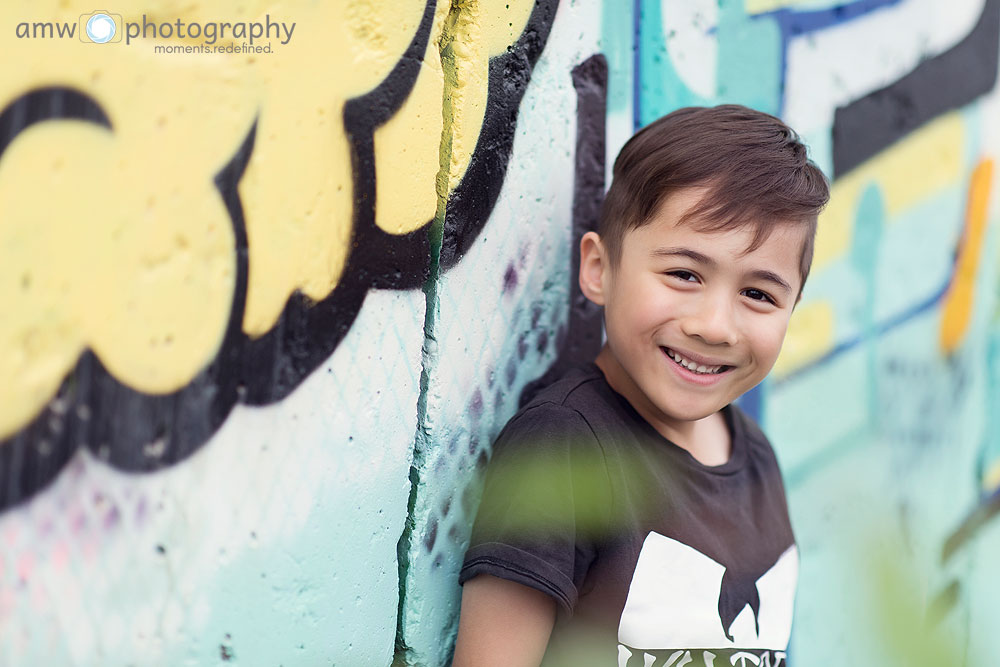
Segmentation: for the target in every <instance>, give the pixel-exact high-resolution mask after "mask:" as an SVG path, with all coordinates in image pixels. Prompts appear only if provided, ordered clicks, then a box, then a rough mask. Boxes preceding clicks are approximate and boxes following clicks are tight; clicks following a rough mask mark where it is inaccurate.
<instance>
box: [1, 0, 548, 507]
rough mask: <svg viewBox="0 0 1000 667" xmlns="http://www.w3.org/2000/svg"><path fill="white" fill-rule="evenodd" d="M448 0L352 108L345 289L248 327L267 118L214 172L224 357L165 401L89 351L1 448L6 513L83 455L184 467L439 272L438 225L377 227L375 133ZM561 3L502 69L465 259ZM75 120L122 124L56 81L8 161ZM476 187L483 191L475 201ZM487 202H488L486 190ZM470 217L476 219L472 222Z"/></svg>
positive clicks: (22, 123) (470, 207) (9, 112)
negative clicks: (259, 145)
mask: <svg viewBox="0 0 1000 667" xmlns="http://www.w3.org/2000/svg"><path fill="white" fill-rule="evenodd" d="M436 5H437V2H436V0H427V2H426V5H425V9H424V14H423V17H422V19H421V22H420V24H419V26H418V28H417V31H416V34H415V35H414V37H413V39H412V41H411V43H410V45H409V46H408V47H407V49H406V51H405V52H404V54H403V56H402V57H401V59H400V61H399V62H398V63H397V64H396V66H395V67H394V68H393V70H392V71H391V72H390V73H389V75H388V76H387V77H386V78H385V80H383V81H382V82H381V83H380V84H379V85H378V86H377V87H376V88H375V89H373V90H372V91H370V92H369V93H367V94H365V95H362V96H361V97H358V98H354V99H352V100H349V101H348V102H347V103H346V104H345V106H344V125H345V131H346V133H347V135H348V139H349V144H350V149H351V161H352V167H353V180H354V218H353V226H352V232H351V239H350V241H349V244H348V256H347V258H346V260H345V266H344V269H343V272H342V275H341V278H340V281H339V283H338V284H337V286H336V288H335V289H334V290H333V291H332V292H331V294H330V295H329V296H328V297H326V298H324V299H322V300H320V301H318V302H313V301H312V300H310V299H308V298H307V297H305V296H304V295H302V294H301V293H298V292H296V293H295V294H293V295H292V296H291V297H290V298H289V300H288V302H287V303H286V304H285V308H284V310H283V311H282V314H281V316H280V318H279V319H278V321H277V323H276V324H275V325H274V327H273V328H272V329H271V330H269V331H268V332H267V333H266V334H264V335H263V336H261V337H259V338H250V337H248V336H246V334H244V333H243V331H242V322H243V316H244V309H245V304H246V297H247V286H248V278H249V274H248V271H249V266H248V258H247V255H248V252H247V234H246V228H245V222H244V218H243V207H242V203H241V201H240V198H239V192H238V184H239V181H240V178H241V177H242V175H243V172H244V170H245V168H246V166H247V164H248V163H249V160H250V157H251V155H252V153H253V147H254V138H255V135H256V121H255V122H254V124H253V125H252V126H251V127H250V128H248V131H247V134H246V136H245V138H244V140H243V141H242V143H241V145H240V147H239V148H238V149H237V151H236V153H235V154H234V155H233V157H232V158H231V160H230V161H229V163H228V164H227V165H226V166H225V167H224V168H223V169H222V170H221V171H220V172H219V173H218V174H217V175H216V177H215V185H216V188H217V189H218V191H219V193H220V196H221V197H222V200H223V202H224V203H225V206H226V209H227V211H228V212H229V215H230V218H231V221H232V225H233V232H234V239H235V248H234V250H235V253H236V280H235V285H234V292H233V306H232V309H231V312H230V317H229V322H228V324H227V328H226V332H225V334H224V336H223V340H222V343H221V345H220V351H219V353H218V355H217V356H216V358H215V360H213V361H212V362H211V363H210V364H209V365H208V366H207V367H206V368H205V369H203V370H202V371H201V372H200V373H199V374H198V375H197V376H196V377H195V378H194V379H193V380H192V381H191V382H190V383H189V384H188V385H186V386H185V387H184V388H182V389H180V390H178V391H177V392H174V393H172V394H167V395H151V394H146V393H143V392H140V391H136V390H134V389H131V388H130V387H127V386H125V385H124V384H122V383H120V382H119V381H118V380H116V379H115V378H114V376H113V375H111V374H110V373H109V372H108V371H107V370H106V369H105V368H104V366H103V365H102V364H101V362H100V361H99V360H98V359H97V357H96V356H95V355H94V354H93V353H92V352H90V351H86V352H84V353H83V354H82V355H81V357H80V359H79V360H78V362H77V364H76V366H75V368H74V369H73V370H72V371H71V372H70V373H69V374H68V375H67V377H66V379H65V380H64V381H63V383H62V385H61V386H60V388H59V390H58V391H57V393H56V396H55V397H54V398H53V399H52V400H51V401H50V402H49V404H48V406H47V407H46V408H45V409H43V410H42V411H41V412H40V413H39V414H38V415H37V416H36V417H35V418H34V419H33V420H32V421H31V422H30V423H29V424H28V425H27V426H25V427H24V428H23V429H21V430H20V431H19V432H18V433H17V434H15V435H14V436H12V437H10V438H8V439H6V440H0V511H3V510H5V509H7V508H9V507H12V506H14V505H16V504H18V503H20V502H22V501H24V500H26V499H28V498H30V497H31V496H32V495H34V494H35V493H37V492H38V491H39V490H41V489H43V488H44V487H45V486H47V485H48V484H49V483H51V482H52V480H53V479H55V477H56V475H58V474H59V472H60V470H62V468H63V467H64V466H65V465H66V463H67V462H68V461H69V459H70V458H71V457H72V456H73V454H74V453H75V452H76V451H77V449H79V448H81V447H86V448H88V449H90V450H91V451H93V452H94V453H95V454H96V456H97V457H98V458H100V459H102V460H104V461H107V462H108V463H110V464H111V465H113V466H114V467H116V468H119V469H121V470H126V471H130V472H147V471H153V470H158V469H162V468H164V467H167V466H170V465H172V464H175V463H177V462H179V461H181V460H183V459H185V458H186V457H188V456H190V455H191V454H192V453H193V452H195V451H197V450H198V449H199V448H200V447H201V446H202V445H203V444H205V442H207V440H208V439H209V438H210V437H211V436H212V435H214V434H215V432H216V431H217V430H218V428H219V427H220V426H221V425H222V423H223V422H224V421H225V420H226V418H227V417H228V416H229V413H230V411H231V410H232V408H233V407H234V406H235V405H236V404H237V403H245V404H250V405H265V404H268V403H273V402H275V401H279V400H281V399H283V398H284V397H286V396H287V395H288V394H289V393H291V392H292V390H294V389H295V388H296V387H297V386H298V385H299V384H300V383H301V382H302V380H303V379H304V378H305V377H307V376H308V375H309V374H310V373H311V372H312V371H313V370H315V369H316V368H317V367H318V366H319V365H320V364H321V363H323V362H324V361H325V360H326V359H327V358H329V356H330V354H332V353H333V351H334V350H335V349H336V347H337V346H338V345H339V344H340V342H341V341H342V340H343V338H344V336H345V335H346V334H347V332H348V331H349V330H350V328H351V326H352V324H353V322H354V320H355V318H356V317H357V315H358V312H359V311H360V310H361V306H362V304H363V303H364V300H365V296H366V295H367V293H368V290H370V289H401V290H403V289H413V288H416V287H419V286H421V285H422V284H423V283H424V282H425V281H426V280H427V278H428V275H429V270H430V254H431V253H430V244H429V240H428V236H427V234H428V227H427V226H424V227H423V228H421V229H418V230H416V231H414V232H411V233H409V234H404V235H399V236H397V235H392V234H388V233H386V232H384V231H382V230H381V229H380V228H379V227H378V226H377V225H376V224H375V192H376V190H375V177H376V176H375V150H374V133H375V130H376V129H377V128H378V127H380V126H381V125H383V124H384V123H386V122H387V121H388V120H389V119H390V118H392V117H393V116H394V115H395V113H397V111H398V110H399V108H400V107H401V106H402V105H403V103H404V102H405V101H406V99H407V97H408V96H409V95H410V93H411V91H412V90H413V87H414V85H415V84H416V80H417V76H418V74H419V72H420V68H421V66H422V63H423V61H424V58H425V54H426V52H427V46H428V43H429V39H430V35H431V31H432V29H433V22H434V13H435V9H436ZM557 5H558V0H536V3H535V8H534V9H533V11H532V13H531V16H530V18H529V20H528V23H527V25H526V27H525V29H524V31H523V33H522V35H521V37H520V39H519V40H518V42H517V43H516V44H515V45H514V46H512V47H511V48H510V49H509V50H508V51H507V53H504V54H502V55H501V56H498V57H497V58H494V59H492V60H491V61H490V66H489V68H490V69H489V71H490V75H489V88H488V106H487V115H486V118H485V119H484V121H483V129H482V132H481V133H480V137H479V141H478V142H477V145H476V149H475V151H474V153H473V155H472V158H471V161H470V164H469V168H468V170H467V172H466V175H465V177H464V179H463V181H462V183H460V184H459V185H458V186H457V187H456V190H455V192H453V194H452V196H451V199H450V203H449V207H450V206H451V205H452V203H454V205H455V207H456V212H455V213H452V212H451V211H449V215H448V225H447V228H446V231H445V235H446V239H445V243H446V245H447V244H448V238H449V234H450V235H451V238H454V239H457V241H456V242H454V243H452V244H451V245H450V246H449V247H450V248H451V253H450V254H448V257H449V261H448V262H446V263H445V264H443V265H442V268H448V267H450V266H452V265H454V264H455V263H456V262H457V260H458V259H459V257H460V254H461V253H463V252H464V251H465V250H466V249H468V247H469V245H470V244H471V242H472V240H474V239H475V237H476V236H477V235H478V234H479V232H480V231H481V230H482V228H483V226H484V225H485V223H486V220H487V219H488V218H489V215H490V213H491V212H492V210H493V207H494V205H495V204H496V199H497V195H498V194H499V191H500V187H501V185H502V182H503V180H504V176H505V172H506V166H507V163H508V161H509V158H510V153H511V151H512V149H513V138H514V132H515V129H516V120H517V111H518V108H519V106H520V102H521V99H522V97H523V95H524V91H525V89H526V87H527V83H528V79H529V78H530V75H531V71H532V69H533V67H534V65H535V63H536V62H537V60H538V57H539V56H540V54H541V51H542V48H543V46H544V44H545V41H546V39H547V37H548V34H549V31H550V29H551V26H552V22H553V20H554V18H555V10H556V7H557ZM57 119H77V120H84V121H89V122H92V123H95V124H97V125H100V126H103V127H106V128H107V129H109V130H113V128H112V125H111V122H110V120H109V119H108V116H107V114H106V113H105V112H104V110H103V109H102V107H101V105H100V104H99V102H97V101H96V100H95V99H94V98H92V97H90V96H89V95H87V94H86V93H83V92H79V91H76V90H73V89H70V88H63V87H52V88H42V89H38V90H33V91H30V92H28V93H26V94H24V95H22V96H21V97H19V98H18V99H17V100H15V101H14V102H12V103H11V104H9V105H8V106H7V107H6V108H5V109H4V111H3V112H2V113H0V154H2V152H3V150H2V149H3V148H6V146H7V145H8V144H9V143H10V142H11V141H13V140H14V138H15V137H16V136H17V134H19V133H20V132H21V131H22V130H23V129H24V128H26V127H28V126H30V125H32V124H33V123H37V122H42V121H46V120H57ZM470 193H472V194H470ZM480 194H483V195H484V196H480ZM462 215H467V216H469V217H468V218H463V217H462Z"/></svg>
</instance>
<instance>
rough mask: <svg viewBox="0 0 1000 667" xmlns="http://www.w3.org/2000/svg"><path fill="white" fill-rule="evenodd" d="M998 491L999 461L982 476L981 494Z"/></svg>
mask: <svg viewBox="0 0 1000 667" xmlns="http://www.w3.org/2000/svg"><path fill="white" fill-rule="evenodd" d="M997 489H1000V461H994V462H993V463H991V464H990V465H989V467H987V469H986V474H985V475H983V493H993V492H994V491H996V490H997Z"/></svg>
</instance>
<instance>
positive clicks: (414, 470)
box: [392, 0, 468, 667]
mask: <svg viewBox="0 0 1000 667" xmlns="http://www.w3.org/2000/svg"><path fill="white" fill-rule="evenodd" d="M467 5H468V3H467V2H461V1H460V0H456V1H455V2H452V3H451V6H450V7H449V9H448V16H447V18H446V19H445V22H444V27H443V30H442V32H441V37H440V39H439V40H438V42H437V46H438V54H439V56H440V58H441V69H442V74H443V78H444V82H443V86H442V96H441V115H442V121H443V122H442V128H441V144H440V150H439V153H438V172H437V176H436V177H435V190H436V192H437V210H436V212H435V215H434V220H433V221H432V222H431V224H430V226H429V228H428V232H427V233H428V240H429V247H430V253H431V261H430V272H429V276H428V278H427V281H426V282H425V283H424V286H423V292H424V295H425V299H426V301H425V309H424V343H423V346H422V347H421V364H420V366H421V368H420V393H419V396H418V398H417V428H416V431H415V433H414V442H413V456H412V459H411V463H410V474H409V481H410V495H409V499H408V502H407V509H406V521H405V523H404V526H403V532H402V534H401V535H400V538H399V541H398V542H397V544H396V557H397V564H398V568H399V606H398V609H397V612H396V640H395V649H394V655H393V661H392V664H393V665H394V666H399V667H404V666H407V665H411V664H414V663H412V662H411V660H412V659H413V657H414V656H413V655H412V649H411V648H410V647H409V646H408V645H407V644H406V640H405V637H404V636H403V626H404V620H405V619H404V610H405V607H406V602H407V590H406V578H407V573H408V572H409V567H410V554H411V551H412V547H413V542H414V539H415V537H414V530H415V528H416V523H417V521H416V517H415V510H416V505H417V496H418V495H419V493H420V480H421V473H422V470H423V468H424V463H425V458H426V452H427V449H428V447H429V445H430V440H431V437H432V436H431V433H430V430H431V429H430V426H429V424H428V417H427V410H428V394H429V387H430V376H431V372H432V371H433V369H434V368H435V366H436V365H437V361H438V346H437V338H436V337H435V335H434V331H435V328H436V326H437V318H438V311H439V304H440V297H439V294H438V287H439V280H440V277H441V261H440V260H441V246H442V242H443V238H444V221H445V213H446V210H447V204H448V194H449V192H450V191H451V182H450V175H451V172H452V164H451V163H452V153H453V143H454V136H453V131H454V119H455V103H454V101H453V96H454V92H455V90H456V89H457V88H458V87H459V81H458V64H457V63H456V55H455V50H454V47H455V41H456V38H457V36H458V34H459V32H460V29H461V19H462V16H461V15H462V11H463V9H464V8H466V7H467Z"/></svg>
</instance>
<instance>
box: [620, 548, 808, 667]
mask: <svg viewBox="0 0 1000 667" xmlns="http://www.w3.org/2000/svg"><path fill="white" fill-rule="evenodd" d="M725 572H726V568H725V567H724V566H723V565H721V564H719V563H717V562H716V561H714V560H712V559H711V558H709V557H708V556H706V555H705V554H703V553H701V552H700V551H698V550H696V549H693V548H692V547H689V546H687V545H686V544H682V543H680V542H678V541H676V540H673V539H671V538H669V537H666V536H664V535H660V534H659V533H656V532H650V533H649V535H647V536H646V539H645V541H644V542H643V545H642V550H641V551H640V553H639V559H638V562H637V563H636V567H635V572H634V573H633V575H632V582H631V584H630V586H629V592H628V598H627V599H626V602H625V608H624V610H623V611H622V616H621V622H620V624H619V627H618V641H619V642H620V643H621V644H622V645H623V646H620V647H619V660H620V664H622V665H624V664H626V662H627V660H628V657H630V656H631V651H629V650H628V648H631V649H639V650H653V651H657V652H659V651H663V650H667V649H687V648H692V649H693V648H698V649H722V650H723V651H725V652H726V653H727V655H728V654H729V653H730V652H732V651H733V650H743V649H765V650H769V651H776V652H777V653H776V654H775V655H774V658H775V662H774V663H773V664H774V665H777V664H778V659H779V658H783V657H784V655H783V653H784V650H785V649H786V647H787V646H788V639H789V635H790V634H791V626H792V608H793V604H794V597H795V583H796V579H797V578H798V550H797V549H796V547H795V545H794V544H793V545H791V546H790V547H788V549H787V550H786V551H785V552H784V553H783V554H782V555H781V556H780V557H779V558H778V560H777V562H775V564H774V565H773V566H772V567H771V569H769V570H768V571H767V572H765V573H764V574H763V575H762V576H761V577H760V578H759V579H758V580H757V582H756V588H757V591H758V593H759V607H758V612H759V613H757V614H755V613H754V609H753V608H752V604H751V603H749V602H748V604H747V605H746V606H745V607H743V608H742V610H741V611H740V612H739V614H738V615H737V616H736V618H735V619H734V620H733V621H732V623H731V624H730V625H729V627H728V628H727V627H723V626H724V623H723V620H722V618H721V616H720V613H719V597H720V594H721V591H722V584H723V576H724V575H725ZM758 628H759V630H758ZM727 635H728V636H727ZM730 637H731V638H732V639H730ZM627 647H628V648H627ZM779 654H780V655H779ZM734 655H735V654H734ZM752 656H753V657H757V659H756V660H753V659H752V657H751V663H749V664H760V658H759V657H758V653H757V652H756V651H755V652H754V653H753V654H752ZM650 657H652V656H650ZM678 657H680V656H678ZM685 657H686V656H685ZM769 657H770V656H769ZM690 660H691V658H690V657H688V661H690ZM726 662H729V661H728V660H727V661H726ZM733 664H736V663H735V662H734V663H733ZM692 667H693V665H692Z"/></svg>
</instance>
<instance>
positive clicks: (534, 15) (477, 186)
mask: <svg viewBox="0 0 1000 667" xmlns="http://www.w3.org/2000/svg"><path fill="white" fill-rule="evenodd" d="M558 7H559V0H535V8H534V9H532V10H531V16H529V17H528V22H527V24H526V25H525V27H524V31H523V32H522V33H521V36H520V38H519V39H518V40H517V42H516V43H515V44H514V46H512V47H511V48H509V49H508V50H507V52H506V53H504V54H501V55H499V56H497V57H495V58H493V59H491V60H490V74H489V87H488V89H487V90H488V92H487V98H486V108H487V109H489V113H487V114H486V117H485V118H484V119H483V126H482V129H480V131H479V139H478V140H477V141H476V148H475V151H473V153H472V158H471V159H470V160H469V166H468V168H467V169H466V171H465V175H464V176H463V177H462V182H461V183H459V184H458V185H457V186H455V189H454V190H452V192H451V195H450V196H449V197H448V208H447V211H446V213H445V221H444V239H443V241H442V244H441V269H442V270H443V271H446V270H448V269H450V268H451V267H453V266H455V264H457V263H458V261H459V260H460V259H461V258H462V257H463V256H464V255H465V253H466V252H467V251H468V250H469V248H471V247H472V243H473V241H475V240H476V238H477V237H478V236H479V233H480V232H481V231H482V230H483V227H484V226H486V221H487V220H488V219H489V217H490V213H492V212H493V207H494V206H496V203H497V198H498V197H499V196H500V188H501V187H502V186H503V182H504V176H505V175H506V173H507V164H508V163H509V162H510V156H511V153H512V152H513V149H514V133H515V132H516V130H517V112H518V110H519V109H520V107H521V99H522V98H523V97H524V93H525V91H526V90H527V89H528V81H529V79H530V78H531V72H532V70H533V69H534V67H535V63H537V62H538V58H539V57H540V56H541V55H542V49H543V48H544V47H545V42H546V41H547V40H548V38H549V31H550V30H551V29H552V22H553V20H554V19H555V15H556V9H558Z"/></svg>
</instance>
